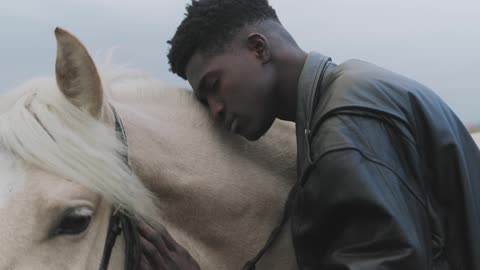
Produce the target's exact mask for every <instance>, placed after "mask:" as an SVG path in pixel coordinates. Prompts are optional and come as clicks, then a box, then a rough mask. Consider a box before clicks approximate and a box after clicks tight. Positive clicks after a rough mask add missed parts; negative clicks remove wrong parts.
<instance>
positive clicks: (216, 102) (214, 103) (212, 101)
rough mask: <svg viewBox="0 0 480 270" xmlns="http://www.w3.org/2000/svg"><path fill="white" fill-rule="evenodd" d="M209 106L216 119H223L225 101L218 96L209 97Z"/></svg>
mask: <svg viewBox="0 0 480 270" xmlns="http://www.w3.org/2000/svg"><path fill="white" fill-rule="evenodd" d="M208 107H209V108H210V112H211V114H212V116H213V118H214V119H215V121H218V120H222V118H223V115H224V110H225V105H223V102H222V101H221V100H220V99H219V98H218V97H209V98H208Z"/></svg>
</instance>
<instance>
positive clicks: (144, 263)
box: [139, 254, 157, 270]
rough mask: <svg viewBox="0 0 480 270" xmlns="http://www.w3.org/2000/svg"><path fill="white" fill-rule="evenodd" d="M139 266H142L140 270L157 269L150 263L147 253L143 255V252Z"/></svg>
mask: <svg viewBox="0 0 480 270" xmlns="http://www.w3.org/2000/svg"><path fill="white" fill-rule="evenodd" d="M139 267H140V268H139V270H157V269H154V268H153V266H151V265H150V263H149V262H148V260H147V258H145V255H143V254H142V257H141V258H140V265H139Z"/></svg>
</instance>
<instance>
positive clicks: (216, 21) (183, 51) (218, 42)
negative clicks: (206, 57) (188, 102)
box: [167, 0, 280, 80]
mask: <svg viewBox="0 0 480 270" xmlns="http://www.w3.org/2000/svg"><path fill="white" fill-rule="evenodd" d="M186 9H187V12H186V14H185V16H186V17H185V18H184V19H183V21H182V23H181V24H180V26H179V27H178V28H177V31H176V33H175V35H174V36H173V38H172V39H171V40H169V41H167V43H168V44H170V45H171V47H170V51H169V53H168V62H169V64H170V71H172V72H173V73H175V74H177V75H178V76H180V77H182V78H183V79H185V80H186V79H187V78H186V74H185V68H186V65H187V64H188V61H189V60H190V58H191V57H192V55H193V54H194V53H195V52H196V51H197V50H201V51H203V52H208V53H214V52H219V51H222V50H223V49H225V48H226V46H227V45H229V44H230V42H232V41H233V38H234V37H235V35H236V34H238V32H239V31H240V30H241V29H242V28H243V27H245V26H247V25H250V24H254V23H258V22H261V21H266V20H274V21H276V22H279V23H280V21H279V19H278V17H277V14H276V12H275V10H274V9H273V8H272V7H271V6H270V5H269V3H268V0H192V3H191V4H190V5H187V8H186Z"/></svg>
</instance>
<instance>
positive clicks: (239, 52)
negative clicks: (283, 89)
mask: <svg viewBox="0 0 480 270" xmlns="http://www.w3.org/2000/svg"><path fill="white" fill-rule="evenodd" d="M186 75H187V79H188V82H189V83H190V85H191V86H192V88H193V91H194V92H195V94H196V96H197V97H198V98H199V99H200V100H201V101H203V102H204V103H205V104H207V105H208V107H209V108H210V111H211V113H212V114H213V116H214V118H215V119H216V120H218V121H221V122H222V123H223V124H224V125H225V128H227V129H228V130H230V131H232V132H234V133H237V134H240V135H242V136H244V137H245V138H247V139H248V140H257V139H259V138H260V137H261V136H262V135H263V134H265V132H267V130H268V129H269V128H270V126H271V125H272V123H273V121H274V120H275V118H276V114H277V108H276V101H275V95H274V90H273V88H274V72H273V68H272V67H271V64H270V63H264V62H262V61H261V60H260V59H259V58H258V57H257V55H256V54H255V52H253V51H251V50H249V49H248V48H232V49H228V50H227V51H225V52H222V53H219V54H215V55H212V54H205V53H201V52H196V53H195V54H194V55H193V56H192V58H191V59H190V61H189V63H188V65H187V69H186Z"/></svg>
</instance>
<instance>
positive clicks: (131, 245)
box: [99, 106, 141, 270]
mask: <svg viewBox="0 0 480 270" xmlns="http://www.w3.org/2000/svg"><path fill="white" fill-rule="evenodd" d="M110 107H111V108H112V112H113V115H114V117H115V131H116V134H117V138H118V139H119V140H120V141H121V142H123V144H124V145H125V148H127V136H126V134H125V129H124V128H123V123H122V120H121V119H120V117H119V115H118V113H117V111H116V110H115V108H114V107H113V106H110ZM122 158H123V160H124V161H125V163H126V164H127V165H128V154H127V152H125V154H123V155H122ZM112 212H113V214H112V216H111V217H110V222H109V225H108V232H107V238H106V241H105V247H104V249H103V256H102V260H101V262H100V268H99V270H107V269H108V264H109V262H110V256H111V255H112V250H113V247H114V246H115V241H116V240H117V236H118V235H120V234H121V233H122V232H123V237H124V239H125V270H135V269H137V268H138V264H139V262H140V252H141V250H140V238H139V236H138V228H137V224H136V223H135V220H132V219H131V218H130V217H129V214H128V213H127V212H126V210H125V209H121V208H117V207H114V209H113V210H112Z"/></svg>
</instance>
